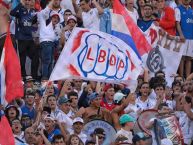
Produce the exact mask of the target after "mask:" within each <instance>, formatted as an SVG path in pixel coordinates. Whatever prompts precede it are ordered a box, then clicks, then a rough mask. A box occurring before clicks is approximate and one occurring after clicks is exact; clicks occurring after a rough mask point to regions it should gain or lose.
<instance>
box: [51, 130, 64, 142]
mask: <svg viewBox="0 0 193 145" xmlns="http://www.w3.org/2000/svg"><path fill="white" fill-rule="evenodd" d="M59 134H61V131H60V130H59V129H54V130H53V131H52V132H51V133H49V134H48V140H49V141H50V142H52V140H53V137H54V136H55V135H59Z"/></svg>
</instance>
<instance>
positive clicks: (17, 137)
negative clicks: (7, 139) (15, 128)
mask: <svg viewBox="0 0 193 145" xmlns="http://www.w3.org/2000/svg"><path fill="white" fill-rule="evenodd" d="M14 138H15V144H16V145H19V144H21V143H22V142H25V139H24V132H23V131H22V132H21V134H20V135H16V134H14Z"/></svg>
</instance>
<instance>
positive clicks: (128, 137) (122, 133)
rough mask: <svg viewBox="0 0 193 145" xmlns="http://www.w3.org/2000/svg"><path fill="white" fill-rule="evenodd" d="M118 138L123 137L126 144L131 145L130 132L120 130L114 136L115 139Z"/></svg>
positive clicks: (131, 136)
mask: <svg viewBox="0 0 193 145" xmlns="http://www.w3.org/2000/svg"><path fill="white" fill-rule="evenodd" d="M118 136H124V137H126V138H127V143H133V142H132V138H133V135H132V132H131V131H126V130H124V129H122V128H121V130H119V131H118V132H117V134H116V137H118Z"/></svg>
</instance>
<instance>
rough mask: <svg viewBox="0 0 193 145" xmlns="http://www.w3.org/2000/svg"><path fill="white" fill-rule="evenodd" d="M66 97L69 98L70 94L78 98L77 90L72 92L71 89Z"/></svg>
mask: <svg viewBox="0 0 193 145" xmlns="http://www.w3.org/2000/svg"><path fill="white" fill-rule="evenodd" d="M67 96H68V99H70V97H71V96H76V97H77V98H78V93H77V92H74V91H71V92H69V93H68V95H67Z"/></svg>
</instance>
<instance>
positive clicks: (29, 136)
mask: <svg viewBox="0 0 193 145" xmlns="http://www.w3.org/2000/svg"><path fill="white" fill-rule="evenodd" d="M34 133H35V130H34V129H33V127H28V128H27V129H26V130H25V132H24V137H25V141H26V143H27V144H29V145H33V144H34V142H35V134H34Z"/></svg>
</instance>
